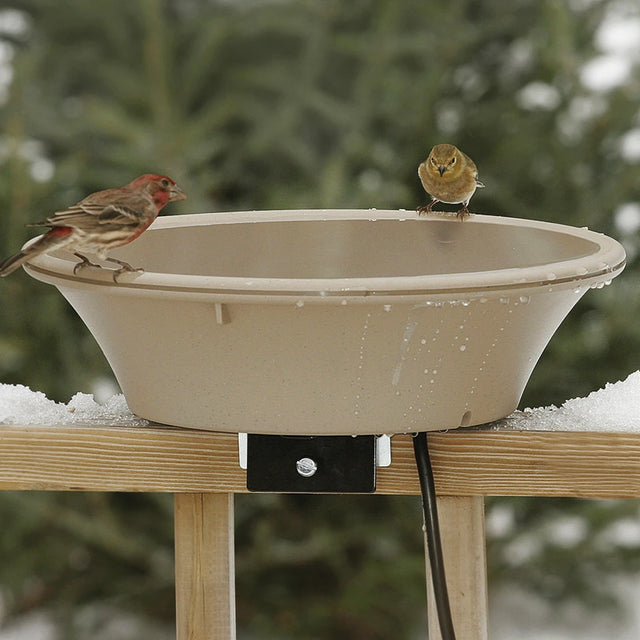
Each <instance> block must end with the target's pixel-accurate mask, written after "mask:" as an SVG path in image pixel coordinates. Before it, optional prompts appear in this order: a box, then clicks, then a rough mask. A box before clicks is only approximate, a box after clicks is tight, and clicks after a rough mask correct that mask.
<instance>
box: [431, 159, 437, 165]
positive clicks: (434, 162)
mask: <svg viewBox="0 0 640 640" xmlns="http://www.w3.org/2000/svg"><path fill="white" fill-rule="evenodd" d="M431 164H433V165H436V166H437V164H438V163H437V162H436V159H435V158H431Z"/></svg>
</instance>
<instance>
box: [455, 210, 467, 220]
mask: <svg viewBox="0 0 640 640" xmlns="http://www.w3.org/2000/svg"><path fill="white" fill-rule="evenodd" d="M470 215H471V213H470V212H469V209H467V207H462V209H458V211H457V212H456V218H458V220H464V219H465V218H468V217H469V216H470Z"/></svg>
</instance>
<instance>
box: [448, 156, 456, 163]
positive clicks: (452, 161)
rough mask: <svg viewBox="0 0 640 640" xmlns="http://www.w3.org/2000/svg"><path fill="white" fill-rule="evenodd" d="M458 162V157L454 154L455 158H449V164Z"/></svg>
mask: <svg viewBox="0 0 640 640" xmlns="http://www.w3.org/2000/svg"><path fill="white" fill-rule="evenodd" d="M455 163H456V157H455V156H453V158H451V160H449V164H455Z"/></svg>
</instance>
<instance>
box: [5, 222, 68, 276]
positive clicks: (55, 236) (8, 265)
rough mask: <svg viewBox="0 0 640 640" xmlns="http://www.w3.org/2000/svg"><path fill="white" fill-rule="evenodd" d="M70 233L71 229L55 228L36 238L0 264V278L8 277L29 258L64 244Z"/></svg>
mask: <svg viewBox="0 0 640 640" xmlns="http://www.w3.org/2000/svg"><path fill="white" fill-rule="evenodd" d="M72 232H73V229H72V228H71V227H56V228H54V229H51V231H48V232H47V233H45V234H44V235H43V236H40V237H39V238H36V240H34V241H33V242H32V243H31V244H29V245H27V246H26V247H25V248H24V249H22V251H20V252H18V253H16V254H15V255H12V256H9V257H8V258H7V259H6V260H3V261H2V262H0V277H4V276H8V275H9V274H10V273H12V272H13V271H15V270H16V269H18V268H20V267H21V266H22V265H23V264H24V263H25V262H28V261H29V260H31V258H35V257H36V256H39V255H40V254H41V253H45V252H46V251H49V250H50V249H53V248H54V247H57V246H59V245H61V244H66V243H65V242H64V241H65V240H66V239H67V238H68V236H69V235H70V234H71V233H72Z"/></svg>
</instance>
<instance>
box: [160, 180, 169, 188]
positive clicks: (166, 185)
mask: <svg viewBox="0 0 640 640" xmlns="http://www.w3.org/2000/svg"><path fill="white" fill-rule="evenodd" d="M160 184H161V185H162V186H163V187H168V186H169V181H168V180H167V179H166V178H162V180H160Z"/></svg>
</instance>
